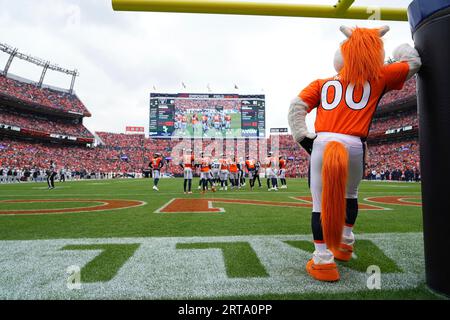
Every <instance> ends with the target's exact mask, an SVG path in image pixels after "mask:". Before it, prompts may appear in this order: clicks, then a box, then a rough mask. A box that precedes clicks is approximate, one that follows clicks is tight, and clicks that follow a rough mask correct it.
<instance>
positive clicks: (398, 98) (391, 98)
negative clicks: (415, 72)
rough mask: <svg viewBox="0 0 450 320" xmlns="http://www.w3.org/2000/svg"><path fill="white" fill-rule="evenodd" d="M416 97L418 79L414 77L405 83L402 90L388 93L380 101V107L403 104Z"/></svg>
mask: <svg viewBox="0 0 450 320" xmlns="http://www.w3.org/2000/svg"><path fill="white" fill-rule="evenodd" d="M415 96H416V78H415V77H412V78H411V79H409V80H408V81H406V82H405V85H404V86H403V88H402V90H393V91H390V92H388V93H386V94H385V95H384V96H383V98H382V99H381V101H380V106H381V107H383V106H388V105H390V104H392V103H394V102H395V103H398V104H399V103H402V102H405V101H407V100H409V99H411V98H415Z"/></svg>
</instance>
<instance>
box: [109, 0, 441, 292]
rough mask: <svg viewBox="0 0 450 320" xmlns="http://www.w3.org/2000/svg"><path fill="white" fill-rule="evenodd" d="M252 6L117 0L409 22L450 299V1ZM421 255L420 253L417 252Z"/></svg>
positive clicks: (427, 237)
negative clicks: (418, 58) (417, 59)
mask: <svg viewBox="0 0 450 320" xmlns="http://www.w3.org/2000/svg"><path fill="white" fill-rule="evenodd" d="M272 1H273V2H270V3H267V2H257V0H255V1H254V2H247V1H238V0H112V5H113V9H114V10H118V11H152V12H179V13H205V14H235V15H259V16H285V17H309V18H335V19H360V20H391V21H409V24H410V26H411V31H412V35H413V39H414V43H415V45H416V48H417V50H418V51H419V53H420V55H421V58H422V69H421V71H420V72H419V74H418V77H417V98H418V102H417V105H418V111H419V114H420V117H419V122H420V125H419V127H420V135H419V141H420V169H421V170H420V172H421V180H422V204H423V208H422V209H423V233H424V248H425V274H426V283H427V285H428V286H429V287H430V288H431V289H433V290H435V291H437V292H440V293H443V294H445V295H447V296H449V297H450V276H449V272H448V269H449V266H450V250H449V248H450V236H449V232H448V231H449V230H450V201H448V185H447V184H448V181H450V151H449V150H448V148H447V149H443V148H444V147H443V146H446V145H448V141H450V108H449V101H450V90H448V88H450V62H449V61H450V42H449V41H448V39H449V31H448V30H450V0H433V1H430V0H413V1H412V3H411V4H410V5H409V7H408V9H406V8H383V7H380V6H373V7H359V6H354V5H353V4H354V2H355V1H354V0H339V1H338V2H337V3H336V4H335V5H315V4H301V3H282V0H272ZM417 254H420V253H417Z"/></svg>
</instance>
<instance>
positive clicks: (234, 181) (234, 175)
mask: <svg viewBox="0 0 450 320" xmlns="http://www.w3.org/2000/svg"><path fill="white" fill-rule="evenodd" d="M229 170H230V182H231V189H234V188H240V187H239V169H238V164H237V161H236V157H233V160H231V161H230V165H229Z"/></svg>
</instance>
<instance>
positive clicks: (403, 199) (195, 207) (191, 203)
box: [155, 196, 422, 213]
mask: <svg viewBox="0 0 450 320" xmlns="http://www.w3.org/2000/svg"><path fill="white" fill-rule="evenodd" d="M292 199H293V200H296V202H294V201H264V200H250V199H224V198H205V199H186V198H174V199H171V200H170V201H169V202H167V203H166V204H165V205H164V206H162V207H161V208H159V209H157V210H156V211H155V213H214V212H216V213H223V212H225V209H224V208H220V207H215V206H214V204H216V203H219V204H220V203H229V204H238V205H255V206H269V207H287V208H289V207H290V208H312V198H311V197H292ZM412 199H419V198H418V197H407V196H387V197H370V198H366V199H364V200H366V201H368V202H374V203H377V204H388V205H392V204H394V205H402V206H422V204H421V203H420V202H414V201H411V200H412ZM359 209H360V210H391V209H389V208H385V207H381V206H377V205H374V204H369V203H360V204H359Z"/></svg>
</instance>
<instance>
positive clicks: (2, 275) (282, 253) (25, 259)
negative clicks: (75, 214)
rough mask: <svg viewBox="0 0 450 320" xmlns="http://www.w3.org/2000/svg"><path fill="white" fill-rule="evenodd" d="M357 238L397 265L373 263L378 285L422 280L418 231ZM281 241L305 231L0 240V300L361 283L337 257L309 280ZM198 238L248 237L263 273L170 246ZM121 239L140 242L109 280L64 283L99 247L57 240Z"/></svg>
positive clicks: (285, 290) (247, 291)
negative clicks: (231, 271) (322, 275)
mask: <svg viewBox="0 0 450 320" xmlns="http://www.w3.org/2000/svg"><path fill="white" fill-rule="evenodd" d="M358 239H366V240H370V241H372V242H373V243H374V244H375V245H377V246H378V247H379V248H380V249H381V250H382V251H383V252H384V254H385V255H386V256H387V257H389V258H390V259H392V260H393V261H395V263H396V264H397V266H398V267H399V268H400V269H401V270H402V272H400V273H383V269H381V272H382V273H381V288H382V290H389V289H397V290H398V289H411V288H416V287H418V286H420V285H423V284H424V283H425V272H424V257H423V240H422V234H421V233H391V234H385V233H380V234H360V235H358ZM287 240H294V241H295V240H297V241H298V240H300V241H311V235H271V236H223V237H178V238H168V237H162V238H157V237H155V238H103V239H56V240H23V241H0V251H1V252H2V256H1V259H0V270H1V272H0V284H1V285H0V299H194V298H217V297H223V296H248V295H263V294H289V293H297V294H306V293H319V292H320V293H328V294H331V293H342V292H357V291H366V290H367V287H366V283H367V277H368V275H367V274H366V273H365V272H358V271H355V270H352V269H349V268H346V267H345V264H339V271H340V274H341V280H340V281H339V282H337V283H323V282H319V281H315V280H313V279H311V278H310V277H309V276H308V275H307V274H306V271H305V264H306V262H307V261H308V260H309V259H310V258H311V254H310V253H308V252H306V251H302V250H300V249H297V248H294V247H292V246H290V245H288V244H286V243H285V242H283V241H287ZM198 242H202V243H208V242H248V243H249V244H250V246H251V247H252V248H253V250H254V251H255V253H256V255H257V257H258V258H259V260H260V262H261V264H262V265H263V266H264V268H265V270H266V272H267V273H268V275H269V276H268V277H261V278H257V277H253V278H229V277H228V276H227V273H226V268H225V263H224V258H223V254H222V251H221V250H220V249H202V250H196V249H176V245H177V244H178V243H198ZM123 243H130V244H131V243H137V244H140V246H139V248H138V249H137V250H136V252H135V253H134V255H133V256H132V257H131V258H130V259H129V260H128V261H127V262H125V264H124V265H123V266H122V267H121V268H120V270H119V271H118V273H117V274H116V275H115V276H114V278H113V279H112V280H110V281H108V282H98V283H82V289H81V290H68V289H67V286H66V284H67V274H66V269H67V267H68V266H71V265H77V266H80V267H81V268H82V267H83V266H84V265H86V264H87V263H88V262H90V261H91V260H92V259H94V258H95V257H96V256H97V255H99V254H100V252H101V250H62V248H63V247H64V246H66V245H83V244H84V245H87V244H123ZM369 263H372V262H369ZM380 267H381V268H382V266H380ZM355 298H357V296H355Z"/></svg>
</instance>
